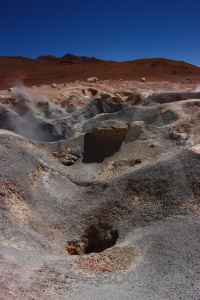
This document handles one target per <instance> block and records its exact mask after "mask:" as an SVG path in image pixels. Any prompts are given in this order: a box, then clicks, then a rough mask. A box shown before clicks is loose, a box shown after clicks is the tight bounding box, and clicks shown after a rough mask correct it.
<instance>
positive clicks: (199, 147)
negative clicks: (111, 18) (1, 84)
mask: <svg viewBox="0 0 200 300" xmlns="http://www.w3.org/2000/svg"><path fill="white" fill-rule="evenodd" d="M159 86H160V87H161V85H159ZM164 86H166V83H163V86H162V89H160V91H158V84H155V83H151V84H149V85H144V84H143V83H135V82H128V83H127V85H126V86H125V83H113V84H110V85H106V84H105V85H104V84H91V85H90V84H88V83H83V82H82V83H79V84H76V85H75V84H71V85H69V86H67V87H66V86H65V87H62V88H61V90H58V91H59V92H62V93H61V94H59V95H58V94H56V92H55V94H49V90H50V89H52V88H48V89H47V90H45V88H42V87H41V88H40V91H41V96H40V97H39V96H38V93H39V89H38V88H35V91H36V93H35V94H34V89H32V90H30V91H28V90H24V89H18V90H15V91H13V92H12V93H9V92H5V91H4V92H1V93H0V128H1V129H0V141H1V143H0V157H1V172H0V197H1V200H0V206H1V207H0V220H1V236H0V259H1V264H0V272H1V274H2V276H1V279H0V287H1V297H2V299H28V298H31V299H94V298H95V299H141V300H142V299H145V300H146V299H152V300H153V299H154V300H155V299H179V298H180V299H185V300H186V299H198V297H199V279H200V278H199V261H200V260H199V246H200V238H199V237H200V235H199V231H200V222H199V199H200V135H199V129H200V125H199V119H200V94H199V93H195V92H192V91H191V90H189V89H188V88H187V87H185V89H183V90H182V91H179V92H178V91H175V87H177V86H174V87H173V88H174V92H173V93H169V92H168V91H164V90H163V87H164ZM62 89H63V90H62ZM52 90H53V91H54V89H52ZM72 90H73V93H72ZM153 90H154V91H155V90H157V92H156V93H155V92H153ZM22 91H23V92H24V91H26V92H24V93H22ZM45 91H46V92H47V94H46V95H44V93H45ZM94 91H96V92H94ZM103 91H104V92H103ZM52 93H53V92H52ZM73 102H75V103H76V105H74V106H73V107H72V104H73ZM68 272H70V275H69V273H68ZM79 272H82V273H81V274H82V275H83V276H84V278H90V279H88V281H87V283H86V284H83V282H81V281H78V280H77V281H76V276H77V274H78V273H79ZM96 272H100V275H101V276H102V278H103V284H102V283H101V282H99V281H97V278H96V277H95V276H96V275H95V274H96ZM106 272H115V273H114V274H118V275H119V273H117V272H121V273H120V274H121V275H120V276H123V277H124V278H126V280H124V282H123V284H122V283H120V279H119V278H118V279H116V277H115V275H113V276H112V278H111V279H112V280H111V281H109V280H108V274H107V273H106ZM67 273H68V275H69V277H66V276H65V274H67ZM106 274H107V275H106ZM110 274H111V273H110ZM130 274H131V276H130ZM120 278H121V277H120ZM65 279H67V280H65ZM122 279H123V278H122Z"/></svg>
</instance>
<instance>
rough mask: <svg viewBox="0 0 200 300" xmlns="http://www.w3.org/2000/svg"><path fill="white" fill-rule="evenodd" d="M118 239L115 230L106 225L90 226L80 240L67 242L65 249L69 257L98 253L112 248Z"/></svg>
mask: <svg viewBox="0 0 200 300" xmlns="http://www.w3.org/2000/svg"><path fill="white" fill-rule="evenodd" d="M118 237H119V234H118V231H117V229H111V228H110V227H109V226H108V225H104V226H103V225H101V226H99V225H91V226H90V227H89V228H88V230H87V232H86V234H85V235H84V237H83V239H82V240H79V241H77V240H74V241H69V242H68V244H67V247H66V249H67V251H68V253H69V254H70V255H83V254H90V253H94V252H95V253H100V252H102V251H104V250H106V249H107V248H110V247H112V246H114V245H115V244H116V242H117V239H118Z"/></svg>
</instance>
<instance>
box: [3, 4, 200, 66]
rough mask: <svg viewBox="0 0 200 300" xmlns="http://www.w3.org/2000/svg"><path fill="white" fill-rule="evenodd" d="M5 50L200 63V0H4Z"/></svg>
mask: <svg viewBox="0 0 200 300" xmlns="http://www.w3.org/2000/svg"><path fill="white" fill-rule="evenodd" d="M0 10H1V16H0V55H5V56H16V55H17V56H18V55H19V56H26V57H31V58H36V57H37V56H39V55H47V54H52V55H55V56H58V57H61V56H63V55H65V54H66V53H73V54H75V55H81V56H82V55H84V56H95V57H97V58H100V59H105V60H116V61H124V60H133V59H138V58H151V57H164V58H169V59H175V60H183V61H186V62H189V63H192V64H195V65H198V66H200V0H178V1H177V0H143V1H142V0H140V1H139V0H138V1H134V0H132V1H131V0H130V1H129V0H123V1H122V0H120V1H113V0H107V1H104V0H99V1H95V0H94V1H91V0H85V1H83V0H80V1H78V0H71V1H69V0H57V1H53V0H40V1H38V0H26V1H25V0H0Z"/></svg>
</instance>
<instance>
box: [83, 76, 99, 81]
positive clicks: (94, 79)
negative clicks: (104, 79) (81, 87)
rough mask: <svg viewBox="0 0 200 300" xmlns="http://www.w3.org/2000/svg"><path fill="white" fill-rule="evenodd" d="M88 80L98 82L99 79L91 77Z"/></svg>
mask: <svg viewBox="0 0 200 300" xmlns="http://www.w3.org/2000/svg"><path fill="white" fill-rule="evenodd" d="M86 81H87V82H97V81H99V79H98V78H97V77H90V78H88V79H87V80H86Z"/></svg>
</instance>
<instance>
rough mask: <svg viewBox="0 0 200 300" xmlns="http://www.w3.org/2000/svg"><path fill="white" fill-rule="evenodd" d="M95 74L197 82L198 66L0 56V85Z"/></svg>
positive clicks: (68, 56) (104, 77)
mask: <svg viewBox="0 0 200 300" xmlns="http://www.w3.org/2000/svg"><path fill="white" fill-rule="evenodd" d="M93 76H96V77H98V78H99V79H101V80H108V79H112V80H119V79H123V80H140V79H141V78H142V77H145V78H147V80H153V81H155V80H159V81H162V80H168V81H178V82H190V83H191V82H192V83H198V82H199V80H200V68H199V67H196V66H193V65H191V64H188V63H185V62H182V61H173V60H168V59H163V58H152V59H139V60H134V61H125V62H114V61H103V60H99V59H96V58H94V57H92V58H88V57H85V56H83V57H79V56H75V55H72V54H66V55H64V56H63V57H61V58H56V57H55V56H52V55H47V56H40V57H38V58H37V59H29V58H24V57H3V56H1V57H0V88H1V89H3V88H9V87H12V86H13V85H15V83H16V81H17V80H19V79H23V80H24V82H25V84H26V85H27V86H31V85H41V84H51V83H52V82H56V83H64V82H66V81H67V82H70V81H76V80H86V79H87V78H88V77H93Z"/></svg>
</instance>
